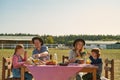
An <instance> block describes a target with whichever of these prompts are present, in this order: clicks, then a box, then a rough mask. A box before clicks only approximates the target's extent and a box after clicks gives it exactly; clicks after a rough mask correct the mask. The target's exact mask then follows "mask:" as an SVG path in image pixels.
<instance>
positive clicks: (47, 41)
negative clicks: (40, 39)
mask: <svg viewBox="0 0 120 80" xmlns="http://www.w3.org/2000/svg"><path fill="white" fill-rule="evenodd" d="M45 42H46V43H47V44H53V43H54V39H53V37H52V36H47V39H46V41H45Z"/></svg>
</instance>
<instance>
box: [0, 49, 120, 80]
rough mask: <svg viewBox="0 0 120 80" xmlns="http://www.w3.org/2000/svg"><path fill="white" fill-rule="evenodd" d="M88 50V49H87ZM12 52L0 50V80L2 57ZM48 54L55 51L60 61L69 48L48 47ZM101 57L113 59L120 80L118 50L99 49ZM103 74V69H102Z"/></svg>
mask: <svg viewBox="0 0 120 80" xmlns="http://www.w3.org/2000/svg"><path fill="white" fill-rule="evenodd" d="M32 50H33V49H29V50H27V51H28V54H29V56H31V54H32ZM87 51H90V50H87ZM13 53H14V50H12V49H3V50H0V80H1V73H2V72H1V70H2V68H1V67H2V57H3V56H4V57H10V56H12V55H13ZM49 53H50V54H52V55H53V54H54V53H57V55H58V61H59V62H61V61H62V55H66V56H67V55H68V53H69V50H60V49H49ZM101 53H102V54H101V57H102V59H103V62H104V60H105V58H108V59H114V60H115V80H120V50H119V49H107V50H101ZM103 75H104V70H103Z"/></svg>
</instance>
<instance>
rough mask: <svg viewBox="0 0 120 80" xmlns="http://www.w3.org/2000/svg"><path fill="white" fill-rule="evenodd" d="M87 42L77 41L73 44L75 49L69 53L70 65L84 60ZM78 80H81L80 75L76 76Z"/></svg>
mask: <svg viewBox="0 0 120 80" xmlns="http://www.w3.org/2000/svg"><path fill="white" fill-rule="evenodd" d="M84 46H85V41H84V40H83V39H76V40H75V41H74V42H73V49H72V50H71V51H70V52H69V62H70V63H80V60H79V59H84V58H85V56H86V52H85V51H84ZM76 80H81V77H80V75H79V74H77V75H76Z"/></svg>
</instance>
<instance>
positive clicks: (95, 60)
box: [89, 56, 102, 64]
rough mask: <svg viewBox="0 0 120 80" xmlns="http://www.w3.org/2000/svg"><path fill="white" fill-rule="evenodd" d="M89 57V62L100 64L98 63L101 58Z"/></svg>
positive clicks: (100, 61)
mask: <svg viewBox="0 0 120 80" xmlns="http://www.w3.org/2000/svg"><path fill="white" fill-rule="evenodd" d="M89 59H90V60H91V64H100V63H102V59H101V58H97V59H94V58H93V57H92V56H90V57H89Z"/></svg>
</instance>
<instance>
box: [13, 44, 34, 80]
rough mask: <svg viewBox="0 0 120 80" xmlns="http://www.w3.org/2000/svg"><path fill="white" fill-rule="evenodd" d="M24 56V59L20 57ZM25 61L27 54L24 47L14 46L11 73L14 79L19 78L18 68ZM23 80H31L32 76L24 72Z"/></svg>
mask: <svg viewBox="0 0 120 80" xmlns="http://www.w3.org/2000/svg"><path fill="white" fill-rule="evenodd" d="M22 54H24V58H22V57H21V55H22ZM26 60H27V52H25V51H24V46H23V45H21V44H19V45H16V48H15V52H14V55H13V59H12V62H13V68H12V73H13V77H14V78H20V67H21V66H23V64H25V63H26ZM25 80H32V75H31V74H29V73H28V72H25Z"/></svg>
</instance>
